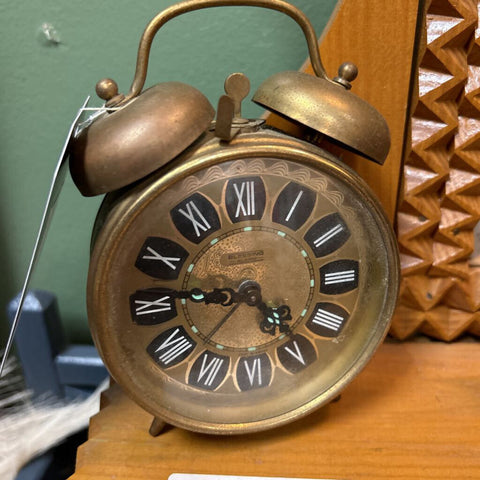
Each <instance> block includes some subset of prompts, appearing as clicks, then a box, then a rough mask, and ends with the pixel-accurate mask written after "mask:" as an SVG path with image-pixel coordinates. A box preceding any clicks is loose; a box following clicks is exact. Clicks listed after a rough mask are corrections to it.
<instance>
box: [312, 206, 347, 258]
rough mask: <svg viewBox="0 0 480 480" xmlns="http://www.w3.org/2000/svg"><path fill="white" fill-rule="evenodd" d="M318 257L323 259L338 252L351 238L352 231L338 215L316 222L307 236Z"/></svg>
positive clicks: (333, 214) (331, 215) (328, 216)
mask: <svg viewBox="0 0 480 480" xmlns="http://www.w3.org/2000/svg"><path fill="white" fill-rule="evenodd" d="M304 238H305V241H306V242H307V243H308V244H309V245H310V248H311V249H312V250H313V253H314V254H315V256H316V257H323V256H325V255H329V254H330V253H332V252H334V251H335V250H338V249H339V248H340V247H341V246H342V245H343V244H344V243H345V242H346V241H347V240H348V239H349V238H350V231H349V230H348V227H347V225H346V223H345V222H344V221H343V218H342V217H341V216H340V215H339V214H338V213H332V214H330V215H327V216H326V217H323V218H322V219H320V220H319V221H318V222H316V223H315V224H314V225H313V226H312V227H310V229H309V230H308V232H307V233H306V234H305V237H304Z"/></svg>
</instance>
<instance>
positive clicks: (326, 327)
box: [306, 302, 349, 337]
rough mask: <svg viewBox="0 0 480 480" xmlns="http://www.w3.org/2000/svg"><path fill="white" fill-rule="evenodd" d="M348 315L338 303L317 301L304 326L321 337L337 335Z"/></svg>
mask: <svg viewBox="0 0 480 480" xmlns="http://www.w3.org/2000/svg"><path fill="white" fill-rule="evenodd" d="M348 317H349V314H348V312H347V311H346V310H345V309H343V308H342V307H341V306H340V305H337V304H335V303H329V302H322V303H317V304H316V305H315V309H314V311H313V313H312V315H311V316H310V318H309V320H308V321H307V323H306V327H307V328H308V329H309V330H310V331H312V332H313V333H315V334H316V335H320V336H322V337H337V336H338V335H339V334H340V332H341V331H342V329H343V327H344V326H345V323H346V322H347V320H348Z"/></svg>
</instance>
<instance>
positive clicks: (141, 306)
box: [134, 295, 172, 315]
mask: <svg viewBox="0 0 480 480" xmlns="http://www.w3.org/2000/svg"><path fill="white" fill-rule="evenodd" d="M134 304H135V314H136V315H151V314H152V313H158V312H170V311H171V310H172V298H171V297H169V296H168V295H165V296H163V297H162V298H157V299H156V300H153V301H148V300H134Z"/></svg>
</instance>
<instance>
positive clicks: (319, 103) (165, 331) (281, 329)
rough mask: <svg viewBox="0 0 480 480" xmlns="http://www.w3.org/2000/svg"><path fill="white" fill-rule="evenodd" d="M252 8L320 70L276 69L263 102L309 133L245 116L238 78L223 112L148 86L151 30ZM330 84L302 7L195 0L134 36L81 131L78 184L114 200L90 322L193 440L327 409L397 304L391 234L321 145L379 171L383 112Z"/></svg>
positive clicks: (164, 86) (101, 345)
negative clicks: (129, 75) (129, 79)
mask: <svg viewBox="0 0 480 480" xmlns="http://www.w3.org/2000/svg"><path fill="white" fill-rule="evenodd" d="M228 5H245V6H260V7H265V8H270V9H274V10H278V11H281V12H283V13H285V14H287V15H289V16H290V17H292V18H293V19H294V20H295V21H297V23H298V24H299V25H300V26H301V28H302V30H303V31H304V33H305V36H306V39H307V44H308V46H309V51H310V57H311V61H312V65H313V68H314V71H315V73H316V75H315V76H310V75H306V74H302V73H299V72H282V73H279V74H276V75H274V76H273V77H271V78H269V79H267V80H266V81H265V82H264V83H263V84H262V85H261V86H260V87H259V89H258V91H257V92H256V93H255V94H254V96H253V100H254V101H255V102H256V103H258V104H259V105H262V106H264V107H265V108H267V109H268V110H270V111H273V112H275V113H277V114H279V115H281V116H283V117H286V118H287V119H289V120H290V121H292V122H294V123H296V124H297V125H300V126H301V127H302V128H303V131H304V132H305V138H307V139H309V140H310V141H306V140H305V139H301V138H295V137H293V136H291V135H288V134H286V133H285V132H282V131H279V130H276V129H273V128H271V127H269V126H268V125H266V124H265V122H264V121H263V120H259V119H246V118H243V117H242V114H241V102H242V100H243V99H244V98H245V97H246V96H247V95H248V93H249V88H250V86H249V81H248V79H247V77H246V76H245V75H243V74H240V73H236V74H233V75H231V76H230V77H229V78H228V79H227V80H226V82H225V94H224V95H222V96H221V97H220V99H219V102H218V108H217V111H216V112H215V110H214V109H213V107H212V106H211V105H210V103H209V102H208V100H207V99H206V98H205V97H204V96H203V94H201V93H200V92H199V91H198V90H196V89H194V88H193V87H190V86H188V85H185V84H182V83H177V82H168V83H161V84H158V85H156V86H154V87H152V88H149V89H147V90H145V91H144V92H143V93H140V92H141V90H142V88H143V84H144V81H145V76H146V70H147V64H148V52H149V50H150V45H151V42H152V39H153V37H154V35H155V33H156V32H157V31H158V29H159V28H160V27H161V26H162V25H163V24H164V23H166V22H167V21H168V20H170V19H172V18H174V17H176V16H178V15H180V14H183V13H185V12H187V11H192V10H198V9H200V8H207V7H212V6H228ZM355 76H356V69H355V67H354V66H353V65H352V64H345V65H343V66H342V67H341V68H340V70H339V75H338V77H336V78H335V79H333V80H331V79H330V78H329V77H327V75H326V73H325V71H324V69H323V66H322V64H321V60H320V56H319V53H318V49H317V46H316V35H315V33H314V31H313V29H312V27H311V25H310V23H309V21H308V19H307V18H306V17H305V16H304V15H303V14H302V13H301V12H300V11H298V10H297V9H296V8H295V7H293V6H292V5H290V4H288V3H286V2H284V1H281V0H275V1H272V0H270V1H266V0H263V1H262V0H241V1H235V0H195V1H186V2H182V3H179V4H177V5H174V6H172V7H170V8H169V9H167V10H165V11H164V12H162V13H160V14H159V15H158V16H157V17H155V18H154V19H153V20H152V22H151V23H150V24H149V25H148V26H147V28H146V30H145V32H144V35H143V37H142V40H141V42H140V47H139V53H138V60H137V71H136V76H135V79H134V82H133V84H132V87H131V89H130V92H129V93H128V94H127V95H122V94H119V93H118V89H117V86H116V83H115V82H114V81H113V80H108V79H106V80H102V81H100V82H99V83H98V84H97V92H98V93H99V95H100V96H101V98H103V99H104V100H105V101H106V103H105V108H104V111H103V113H102V114H101V115H99V116H97V117H96V118H95V119H94V120H93V121H91V122H89V123H88V124H87V126H86V127H84V128H83V129H82V130H81V131H80V133H79V134H78V135H77V136H76V138H75V140H74V142H73V146H72V152H71V158H70V167H71V172H72V177H73V179H74V181H75V183H76V185H77V186H78V188H79V189H80V191H81V192H82V193H83V194H84V195H98V194H103V193H106V194H107V195H106V196H105V199H104V202H103V204H102V206H101V208H100V211H99V213H98V216H97V219H96V222H95V226H94V229H93V238H92V251H91V261H90V269H89V276H88V287H87V307H88V317H89V324H90V328H91V331H92V335H93V338H94V341H95V344H96V346H97V347H98V350H99V352H100V354H101V356H102V358H103V360H104V362H105V365H106V366H107V368H108V370H109V371H110V373H111V375H112V377H113V378H114V380H115V381H116V382H117V383H118V384H119V385H120V386H121V387H122V388H123V389H124V390H125V392H126V393H127V394H128V395H129V396H131V397H132V398H133V399H134V400H135V402H137V403H138V404H139V405H140V406H141V407H143V408H144V409H145V410H147V411H148V412H150V413H151V414H152V415H153V416H154V418H155V420H154V422H153V424H152V427H151V433H152V434H158V433H159V432H160V430H161V428H162V426H163V425H164V424H165V423H169V424H172V425H176V426H179V427H182V428H186V429H190V430H193V431H199V432H205V433H216V434H231V433H245V432H252V431H260V430H264V429H268V428H272V427H275V426H278V425H282V424H284V423H286V422H289V421H292V420H294V419H297V418H299V417H302V416H304V415H306V414H307V413H309V412H311V411H312V410H313V409H315V408H318V407H320V406H322V405H324V404H326V403H327V402H329V401H331V400H332V399H334V398H335V397H337V396H338V395H339V393H340V392H341V391H342V390H343V388H344V387H345V386H346V385H347V384H348V383H349V382H350V381H351V380H352V379H353V378H354V377H355V376H356V375H357V374H358V373H359V372H360V371H361V369H362V368H363V367H364V366H365V365H366V363H367V361H368V360H369V359H370V357H371V356H372V355H373V353H374V351H375V349H376V348H377V347H378V345H379V344H380V343H381V341H382V340H383V338H384V336H385V334H386V332H387V330H388V326H389V322H390V319H391V316H392V314H393V310H394V307H395V303H396V298H397V292H398V284H399V262H398V255H397V249H396V241H395V236H394V234H393V232H392V229H391V227H390V225H389V222H388V221H387V219H386V216H385V214H384V212H383V210H382V207H381V205H380V203H379V202H378V200H377V199H376V198H375V196H374V195H373V194H372V192H371V191H370V189H369V188H368V187H367V185H366V184H365V182H364V181H363V180H362V179H361V178H360V177H359V176H358V175H357V174H356V173H355V172H354V171H353V170H351V169H350V168H348V167H347V166H346V165H345V164H344V163H342V162H341V160H339V159H338V158H336V157H335V156H333V155H332V154H330V153H328V152H327V151H325V150H323V149H321V148H320V147H319V146H318V145H317V143H318V142H317V141H318V137H319V136H320V135H322V136H324V138H326V139H328V140H329V141H331V142H334V143H336V144H337V145H340V146H341V147H343V148H348V149H350V150H353V151H355V152H357V153H360V154H361V155H363V156H364V157H366V158H368V159H370V160H374V161H376V162H378V163H383V161H384V160H385V157H386V154H387V152H388V148H389V134H388V128H387V126H386V124H385V121H384V120H383V118H382V117H381V116H380V114H379V113H378V112H377V111H376V110H375V109H374V108H373V107H371V106H370V105H368V104H367V103H366V102H364V101H363V100H361V99H360V98H359V97H357V96H355V95H354V94H352V93H351V92H350V91H349V87H350V82H351V81H352V80H353V79H354V78H355Z"/></svg>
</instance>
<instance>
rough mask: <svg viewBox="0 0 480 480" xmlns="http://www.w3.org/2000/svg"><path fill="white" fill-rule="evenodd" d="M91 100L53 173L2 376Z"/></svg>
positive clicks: (76, 120)
mask: <svg viewBox="0 0 480 480" xmlns="http://www.w3.org/2000/svg"><path fill="white" fill-rule="evenodd" d="M89 100H90V97H87V99H86V100H85V102H84V103H83V105H82V107H81V108H80V110H78V112H77V114H76V115H75V118H74V120H73V122H72V124H71V126H70V129H69V131H68V134H67V138H66V139H65V143H64V145H63V148H62V151H61V153H60V157H59V159H58V162H57V166H56V168H55V171H54V173H53V178H52V182H51V184H50V191H49V192H48V197H47V202H46V204H45V208H44V210H43V215H42V221H41V222H40V228H39V230H38V234H37V239H36V241H35V245H34V247H33V252H32V257H31V258H30V264H29V266H28V270H27V274H26V276H25V280H24V283H23V288H22V292H21V294H20V297H19V300H18V306H17V311H16V312H15V317H14V319H13V322H12V326H11V328H10V333H9V335H8V341H7V345H6V347H5V352H4V355H3V358H2V364H1V365H0V377H1V376H2V372H3V368H4V366H5V363H6V361H7V357H8V354H9V352H10V349H11V348H12V344H13V338H14V336H15V332H16V330H17V326H18V321H19V319H20V315H21V313H22V307H23V302H24V300H25V295H26V293H27V290H28V286H29V284H30V279H31V277H32V273H33V270H34V268H35V265H36V263H37V261H38V257H39V254H40V251H41V249H42V246H43V243H44V241H45V237H46V236H47V232H48V228H49V226H50V221H51V219H52V216H53V212H54V210H55V205H56V204H57V200H58V197H59V195H60V191H61V190H62V187H63V183H64V181H65V175H66V172H67V164H68V162H67V160H68V155H69V147H70V141H71V139H72V138H73V137H74V136H75V133H76V130H77V127H78V126H79V123H80V118H81V116H82V113H83V112H84V110H85V108H86V106H87V105H88V102H89Z"/></svg>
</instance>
